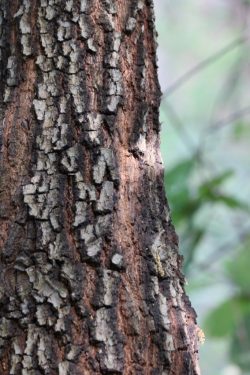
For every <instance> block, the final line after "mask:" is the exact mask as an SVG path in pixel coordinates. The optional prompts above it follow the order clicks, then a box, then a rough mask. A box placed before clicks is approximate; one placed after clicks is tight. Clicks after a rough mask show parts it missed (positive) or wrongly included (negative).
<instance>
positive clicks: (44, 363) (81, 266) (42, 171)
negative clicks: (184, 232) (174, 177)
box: [0, 0, 199, 375]
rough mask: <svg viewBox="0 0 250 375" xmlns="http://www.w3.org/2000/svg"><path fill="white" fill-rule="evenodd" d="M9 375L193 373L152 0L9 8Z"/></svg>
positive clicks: (5, 103)
mask: <svg viewBox="0 0 250 375" xmlns="http://www.w3.org/2000/svg"><path fill="white" fill-rule="evenodd" d="M0 38H1V39H0V53H1V65H0V72H1V108H0V109H1V113H0V149H1V153H0V172H1V177H0V248H1V252H0V256H1V258H0V260H1V262H0V273H1V274H0V277H1V280H0V281H1V283H0V374H1V375H9V374H10V375H19V374H21V375H43V374H49V375H54V374H59V375H67V374H71V375H83V374H84V375H88V374H131V375H132V374H150V375H153V374H155V375H158V374H172V375H173V374H178V375H182V374H183V375H184V374H198V373H199V369H198V364H197V341H198V328H197V326H196V321H195V313H194V310H193V309H192V307H191V305H190V303H189V300H188V298H187V297H186V295H185V292H184V287H183V285H184V278H183V276H182V274H181V271H180V268H181V258H180V256H179V255H178V240H177V236H176V234H175V231H174V229H173V226H172V225H171V220H170V215H169V209H168V206H167V202H166V198H165V193H164V188H163V167H162V162H161V158H160V155H159V130H160V126H159V118H158V111H159V103H160V95H161V93H160V88H159V84H158V79H157V66H156V43H155V30H154V15H153V5H152V1H151V0H139V1H138V0H126V1H124V0H68V1H63V0H32V1H31V0H12V1H8V0H1V1H0Z"/></svg>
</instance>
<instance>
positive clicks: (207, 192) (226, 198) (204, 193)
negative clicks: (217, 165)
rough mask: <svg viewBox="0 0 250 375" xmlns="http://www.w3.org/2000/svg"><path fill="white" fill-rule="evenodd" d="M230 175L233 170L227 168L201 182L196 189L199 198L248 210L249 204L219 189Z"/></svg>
mask: <svg viewBox="0 0 250 375" xmlns="http://www.w3.org/2000/svg"><path fill="white" fill-rule="evenodd" d="M232 175H233V171H232V170H227V171H224V172H223V173H221V174H219V175H218V176H215V177H213V178H212V179H211V180H208V181H206V182H205V183H203V184H202V185H201V186H200V187H199V190H198V192H199V196H200V199H202V200H203V201H204V202H213V203H219V202H220V203H223V204H224V205H225V206H227V207H229V208H232V209H241V210H244V211H249V206H248V205H247V204H246V203H245V202H242V201H241V200H239V199H238V198H237V197H235V196H231V195H228V194H224V193H222V192H221V191H220V190H219V188H221V185H222V184H223V183H224V182H225V181H226V180H227V179H228V178H230V177H231V176H232Z"/></svg>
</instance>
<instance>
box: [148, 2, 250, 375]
mask: <svg viewBox="0 0 250 375" xmlns="http://www.w3.org/2000/svg"><path fill="white" fill-rule="evenodd" d="M155 8H156V9H155V10H156V24H157V31H158V34H159V36H158V43H159V48H158V58H159V61H158V63H159V77H160V83H161V88H162V92H163V99H162V105H161V122H162V138H161V139H162V156H163V160H164V165H165V168H166V173H165V185H166V192H167V196H168V199H169V203H170V207H171V210H172V218H173V222H174V224H175V226H176V229H177V232H178V234H179V237H180V249H181V252H182V254H183V255H184V259H185V260H184V271H185V275H186V278H187V281H188V286H187V291H188V294H189V296H190V299H191V301H192V304H193V306H194V307H195V309H196V312H197V314H198V322H199V325H200V326H201V328H202V329H203V331H204V332H205V335H206V341H205V344H204V345H202V346H201V348H200V358H201V370H202V374H203V375H211V374H216V375H217V374H218V375H243V374H244V375H247V374H250V203H249V197H250V194H249V193H250V87H249V86H250V79H249V77H250V53H249V52H250V51H249V49H250V48H249V47H250V41H249V37H250V23H249V21H250V1H247V0H188V1H184V0H174V1H173V0H155Z"/></svg>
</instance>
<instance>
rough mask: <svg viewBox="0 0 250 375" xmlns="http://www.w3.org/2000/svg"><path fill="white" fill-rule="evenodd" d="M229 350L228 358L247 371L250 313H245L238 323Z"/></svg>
mask: <svg viewBox="0 0 250 375" xmlns="http://www.w3.org/2000/svg"><path fill="white" fill-rule="evenodd" d="M230 351H231V355H230V358H231V359H232V360H233V361H234V362H235V363H236V364H237V365H238V366H239V367H241V369H242V370H243V371H247V373H248V371H249V368H250V355H249V353H250V314H247V315H245V316H244V317H243V318H242V320H241V322H240V323H239V324H238V326H237V328H236V330H235V332H234V335H233V338H232V344H231V348H230Z"/></svg>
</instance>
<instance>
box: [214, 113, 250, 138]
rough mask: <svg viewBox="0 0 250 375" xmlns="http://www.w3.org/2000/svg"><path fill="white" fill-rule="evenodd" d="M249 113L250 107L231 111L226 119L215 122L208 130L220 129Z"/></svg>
mask: <svg viewBox="0 0 250 375" xmlns="http://www.w3.org/2000/svg"><path fill="white" fill-rule="evenodd" d="M249 114H250V107H246V108H242V109H240V110H239V111H236V112H234V113H231V114H230V115H229V116H228V117H226V118H225V119H223V120H218V121H216V122H214V123H213V124H212V125H211V126H209V128H208V132H210V131H212V132H214V131H216V130H220V129H221V128H222V127H224V126H226V125H229V124H232V123H233V122H234V121H236V120H239V119H240V118H242V117H244V116H247V115H249Z"/></svg>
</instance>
